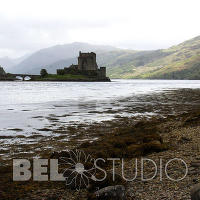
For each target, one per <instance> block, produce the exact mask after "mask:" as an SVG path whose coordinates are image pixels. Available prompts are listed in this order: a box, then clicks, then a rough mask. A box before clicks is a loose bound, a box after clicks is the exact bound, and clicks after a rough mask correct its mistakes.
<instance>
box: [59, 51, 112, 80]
mask: <svg viewBox="0 0 200 200" xmlns="http://www.w3.org/2000/svg"><path fill="white" fill-rule="evenodd" d="M57 74H58V75H64V74H74V75H78V74H81V75H86V76H88V77H91V78H95V79H96V80H100V81H101V80H102V81H104V80H105V81H108V80H110V79H109V78H108V77H106V67H100V68H98V65H97V62H96V54H95V53H94V52H91V53H82V52H81V51H80V52H79V57H78V64H77V65H74V64H72V65H70V66H69V67H65V68H64V69H57Z"/></svg>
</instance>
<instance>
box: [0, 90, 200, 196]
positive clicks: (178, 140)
mask: <svg viewBox="0 0 200 200" xmlns="http://www.w3.org/2000/svg"><path fill="white" fill-rule="evenodd" d="M183 91H185V92H184V93H183ZM177 94H182V95H183V96H184V97H185V98H186V99H187V98H188V100H191V99H193V101H188V102H193V103H192V104H187V103H186V104H185V106H184V109H183V105H182V106H181V105H176V104H172V105H170V106H169V108H172V109H169V108H167V105H166V104H163V105H162V103H161V108H163V109H164V110H163V113H165V114H166V115H164V116H163V117H161V116H152V117H151V118H145V117H144V118H142V119H139V120H137V117H130V118H128V117H124V118H117V119H114V120H111V121H105V122H103V123H94V124H79V125H77V127H73V126H70V127H68V128H67V131H68V134H71V135H74V136H73V138H74V139H75V140H73V141H70V145H69V141H67V140H66V141H65V140H64V141H61V140H62V139H65V138H66V129H64V127H63V128H60V129H57V130H55V132H54V133H55V134H56V133H59V134H61V135H60V136H59V137H58V138H57V139H56V138H54V139H53V138H52V139H50V140H47V139H46V138H45V137H42V136H41V135H37V134H34V135H33V136H32V137H33V138H34V137H35V138H36V139H37V138H40V137H42V139H41V140H38V143H36V144H30V145H29V144H27V145H25V144H19V145H18V146H14V147H13V148H11V146H10V148H11V149H10V150H9V152H10V156H11V155H12V153H13V157H14V158H32V157H33V155H34V156H39V157H41V158H59V157H60V155H62V151H65V150H67V149H76V148H77V147H79V148H80V149H81V150H83V151H84V152H86V153H88V154H91V155H92V156H93V157H99V156H100V157H103V158H107V157H117V156H118V157H120V158H126V159H127V160H126V161H127V162H132V160H133V161H134V160H135V158H141V157H143V156H144V157H146V158H149V159H152V160H155V162H159V161H158V159H159V158H162V159H163V162H164V163H166V162H167V161H168V160H169V159H172V158H174V157H179V158H182V159H183V160H185V162H186V163H187V165H188V167H189V174H188V176H187V177H186V179H185V180H183V181H181V182H170V181H169V180H168V179H166V177H164V178H163V181H162V182H160V181H159V176H158V177H156V178H155V180H153V181H152V182H144V181H140V179H139V178H137V179H136V180H135V181H133V182H127V183H121V182H117V183H116V182H115V183H114V184H115V185H117V184H123V185H124V186H125V188H126V195H127V199H138V200H143V199H148V200H153V199H161V198H162V199H165V200H171V199H176V200H181V199H185V200H189V199H190V194H189V193H190V189H191V187H192V186H193V185H194V184H195V183H198V182H200V172H199V171H198V168H195V167H192V162H194V161H197V160H198V159H200V154H199V153H200V134H199V132H200V110H199V109H198V108H199V103H198V101H197V99H198V97H199V90H196V91H195V93H194V94H196V98H195V95H192V96H190V94H192V93H190V92H189V90H179V93H177ZM166 96H167V101H168V99H170V98H171V97H170V96H168V95H166ZM148 98H149V99H152V97H151V96H149V97H148ZM148 98H147V99H148ZM186 99H184V100H183V99H182V100H183V101H184V102H187V101H186ZM164 102H165V100H164ZM164 102H163V103H164ZM195 102H196V104H195ZM162 106H164V107H162ZM187 106H188V107H187ZM158 108H159V107H158ZM170 110H174V113H173V114H171V115H170ZM161 113H162V112H161ZM65 128H66V127H65ZM44 131H45V130H44ZM91 138H93V140H92V139H91ZM55 139H56V140H55ZM86 139H89V141H88V140H86ZM51 144H52V145H54V148H53V149H48V148H47V149H46V150H44V149H43V150H42V148H43V147H45V146H51ZM67 145H68V146H67ZM18 148H19V149H18ZM28 150H36V151H35V152H34V153H33V154H28ZM20 151H21V153H22V154H21V155H20ZM22 151H23V152H22ZM3 152H4V151H1V153H3ZM17 152H19V154H15V153H17ZM0 163H1V164H4V161H2V160H1V161H0ZM5 164H6V163H5ZM7 164H8V165H7V166H6V167H4V166H2V165H1V166H0V176H1V179H0V183H1V184H0V191H3V192H0V197H1V196H2V199H16V198H19V199H21V200H22V199H31V200H34V199H37V200H40V199H45V200H46V199H48V198H50V197H51V196H54V199H69V198H70V199H80V200H86V199H88V198H89V197H88V195H90V194H93V193H94V190H92V191H89V192H88V191H87V190H81V193H78V192H76V191H74V190H70V189H66V188H65V184H64V183H63V182H56V183H52V182H41V183H40V182H32V181H28V182H25V183H26V184H24V182H21V183H20V182H13V181H12V165H11V164H10V161H9V162H7ZM107 167H108V168H110V167H111V166H107ZM130 169H131V168H130V165H127V166H126V168H125V173H126V175H127V176H131V177H132V176H133V175H132V174H131V172H130ZM146 169H147V171H146V172H147V174H149V173H152V167H150V168H148V167H147V168H146ZM116 170H119V172H120V165H118V164H117V166H116ZM181 171H182V168H181V169H180V163H179V164H177V163H176V165H174V166H172V167H170V169H169V174H170V175H172V176H176V174H177V173H180V172H181ZM197 175H199V177H197ZM109 185H112V182H110V181H109V182H107V183H106V184H103V187H106V186H109ZM152 188H153V189H152ZM61 193H62V194H65V195H63V196H62V198H61ZM93 199H95V198H94V197H93Z"/></svg>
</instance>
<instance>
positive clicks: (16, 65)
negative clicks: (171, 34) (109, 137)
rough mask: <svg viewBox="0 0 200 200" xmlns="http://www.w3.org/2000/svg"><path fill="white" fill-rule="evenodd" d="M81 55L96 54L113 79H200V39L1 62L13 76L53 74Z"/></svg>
mask: <svg viewBox="0 0 200 200" xmlns="http://www.w3.org/2000/svg"><path fill="white" fill-rule="evenodd" d="M79 51H83V52H90V51H93V52H96V53H97V63H98V65H99V66H106V67H107V74H108V76H110V78H144V79H200V36H198V37H195V38H193V39H190V40H188V41H185V42H183V43H181V44H179V45H175V46H172V47H170V48H168V49H159V50H151V51H135V50H125V49H119V48H115V47H112V46H103V45H92V44H87V43H79V42H75V43H71V44H65V45H57V46H53V47H50V48H45V49H41V50H39V51H37V52H35V53H33V54H31V55H29V56H25V57H23V58H19V59H14V60H13V59H9V58H7V57H6V58H0V65H1V66H3V67H4V68H5V70H6V71H7V72H11V73H32V74H39V72H40V69H41V68H46V69H47V71H48V72H49V73H55V72H56V69H58V68H64V67H68V66H69V65H71V64H72V63H74V64H76V63H77V57H78V54H79Z"/></svg>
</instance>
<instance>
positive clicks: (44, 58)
mask: <svg viewBox="0 0 200 200" xmlns="http://www.w3.org/2000/svg"><path fill="white" fill-rule="evenodd" d="M116 49H117V48H115V47H111V46H103V45H91V44H87V43H79V42H75V43H71V44H65V45H56V46H53V47H50V48H46V49H41V50H39V51H37V52H35V53H33V54H32V55H30V56H29V57H28V58H26V59H25V60H23V61H22V62H20V63H19V64H17V65H16V66H15V67H13V68H12V70H10V71H9V72H12V73H34V74H38V73H39V72H40V69H41V68H46V69H47V70H48V71H49V72H55V71H56V69H57V68H58V67H60V63H64V64H63V66H68V65H69V64H72V62H73V61H74V59H75V58H76V57H77V56H78V53H79V51H85V52H90V51H95V52H105V51H112V50H116Z"/></svg>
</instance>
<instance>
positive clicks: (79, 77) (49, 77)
mask: <svg viewBox="0 0 200 200" xmlns="http://www.w3.org/2000/svg"><path fill="white" fill-rule="evenodd" d="M88 79H89V78H88V77H87V76H84V75H73V74H66V75H57V74H48V75H47V76H46V77H44V78H38V79H36V80H37V81H54V80H58V81H65V80H88Z"/></svg>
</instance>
